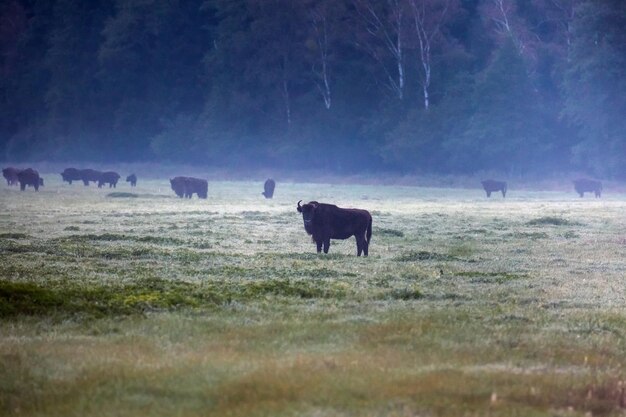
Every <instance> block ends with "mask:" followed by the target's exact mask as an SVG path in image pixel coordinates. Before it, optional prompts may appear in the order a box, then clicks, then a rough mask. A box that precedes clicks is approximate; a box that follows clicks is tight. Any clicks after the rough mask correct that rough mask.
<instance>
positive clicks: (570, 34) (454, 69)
mask: <svg viewBox="0 0 626 417" xmlns="http://www.w3.org/2000/svg"><path fill="white" fill-rule="evenodd" d="M503 3H504V4H505V6H507V7H505V8H498V7H497V4H498V2H495V1H493V0H465V1H461V0H401V1H398V2H388V1H383V0H378V1H376V0H356V1H354V0H320V1H316V2H304V1H302V2H299V1H298V2H294V1H292V0H266V1H262V2H259V1H256V0H236V1H233V0H191V1H188V2H180V3H177V2H170V1H164V0H154V1H151V2H145V1H140V0H118V1H116V2H113V4H112V2H110V1H104V0H96V1H92V2H82V1H76V0H54V1H37V0H35V1H32V0H30V1H27V0H9V1H5V2H3V3H2V5H0V28H2V29H1V30H0V60H1V61H0V71H1V75H2V76H1V77H0V110H1V112H0V113H1V114H2V117H0V160H3V161H5V162H6V163H7V164H8V163H11V164H25V163H26V162H28V163H32V164H37V163H39V164H40V165H41V164H42V163H43V162H48V163H52V164H60V166H61V165H67V166H69V165H68V164H72V165H80V166H82V167H86V166H96V167H99V166H111V167H115V166H120V164H130V163H133V164H146V165H145V166H153V165H162V166H170V167H181V166H182V167H187V168H185V169H184V170H185V171H196V172H204V173H207V175H213V176H219V175H223V176H237V177H246V176H256V175H257V174H258V176H264V175H265V174H268V175H270V174H271V173H272V172H278V173H282V175H283V177H290V176H291V177H294V178H295V177H298V178H305V179H306V178H307V176H309V175H311V176H313V177H316V178H323V177H324V176H327V175H328V176H337V177H342V176H343V177H349V176H354V175H357V176H358V175H360V176H374V175H377V176H381V177H385V176H396V177H406V176H414V175H421V176H446V175H452V176H457V177H461V176H468V177H472V176H477V175H482V174H485V175H487V174H489V175H494V176H499V177H509V178H510V177H513V178H541V177H542V176H559V175H565V174H566V173H572V172H575V173H577V174H580V175H585V176H590V177H597V178H606V179H615V180H623V179H625V178H626V135H625V134H624V132H626V119H625V118H624V117H623V116H624V114H626V5H625V4H623V2H621V1H619V0H563V1H558V2H555V1H553V0H538V1H533V2H527V1H522V0H517V1H516V0H505V1H504V2H503ZM416 6H419V7H416ZM504 21H506V22H507V24H506V25H502V22H504ZM151 164H153V165H151ZM55 169H56V166H55ZM172 171H175V169H172ZM51 172H56V171H51ZM146 172H147V173H148V172H151V171H150V169H147V170H146ZM220 172H221V173H222V174H218V173H220ZM211 173H212V174H211ZM309 173H310V174H309ZM158 174H159V175H165V174H166V173H164V172H161V173H158ZM172 174H174V172H172Z"/></svg>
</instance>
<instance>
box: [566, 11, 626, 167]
mask: <svg viewBox="0 0 626 417" xmlns="http://www.w3.org/2000/svg"><path fill="white" fill-rule="evenodd" d="M564 89H565V112H564V113H565V115H566V117H568V119H569V120H571V121H572V123H574V124H575V125H576V126H578V127H579V128H580V131H581V135H582V138H583V139H582V140H581V142H579V143H578V144H577V145H576V146H575V147H574V148H573V150H572V151H573V155H572V156H573V158H574V162H575V163H577V164H578V165H579V166H580V167H582V168H587V169H590V170H592V171H593V172H595V173H596V175H605V176H619V177H622V178H624V177H625V176H626V136H625V135H624V132H626V119H625V118H624V114H626V4H624V3H623V2H622V1H619V0H588V1H584V2H582V3H581V4H580V5H579V6H577V7H576V9H575V17H574V21H573V22H572V43H571V48H570V55H569V59H568V68H567V71H566V73H565V82H564Z"/></svg>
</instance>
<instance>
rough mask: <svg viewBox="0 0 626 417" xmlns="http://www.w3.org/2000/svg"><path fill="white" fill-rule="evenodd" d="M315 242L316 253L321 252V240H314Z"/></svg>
mask: <svg viewBox="0 0 626 417" xmlns="http://www.w3.org/2000/svg"><path fill="white" fill-rule="evenodd" d="M315 244H316V245H317V253H320V252H322V241H321V240H316V241H315Z"/></svg>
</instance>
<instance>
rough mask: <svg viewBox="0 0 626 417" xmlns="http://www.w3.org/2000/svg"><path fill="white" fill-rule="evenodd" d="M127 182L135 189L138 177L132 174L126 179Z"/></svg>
mask: <svg viewBox="0 0 626 417" xmlns="http://www.w3.org/2000/svg"><path fill="white" fill-rule="evenodd" d="M126 182H129V183H130V186H131V187H135V186H136V185H137V176H136V175H135V174H130V175H129V176H128V177H126Z"/></svg>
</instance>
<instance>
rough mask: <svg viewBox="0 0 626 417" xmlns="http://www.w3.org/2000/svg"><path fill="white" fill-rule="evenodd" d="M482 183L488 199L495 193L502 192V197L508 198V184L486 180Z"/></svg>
mask: <svg viewBox="0 0 626 417" xmlns="http://www.w3.org/2000/svg"><path fill="white" fill-rule="evenodd" d="M480 183H481V184H482V185H483V189H484V190H485V192H486V193H487V197H491V193H492V192H494V191H502V197H503V198H504V197H506V182H504V181H495V180H485V181H481V182H480Z"/></svg>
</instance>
